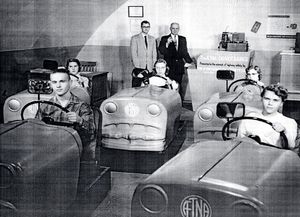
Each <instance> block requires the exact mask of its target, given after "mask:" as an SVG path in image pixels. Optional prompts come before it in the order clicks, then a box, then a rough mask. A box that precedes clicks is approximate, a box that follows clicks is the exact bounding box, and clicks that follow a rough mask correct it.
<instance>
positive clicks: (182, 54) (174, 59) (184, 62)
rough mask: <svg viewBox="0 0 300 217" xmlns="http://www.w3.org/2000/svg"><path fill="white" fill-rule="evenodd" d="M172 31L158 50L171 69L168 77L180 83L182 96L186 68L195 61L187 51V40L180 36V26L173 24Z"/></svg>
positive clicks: (163, 39) (162, 40)
mask: <svg viewBox="0 0 300 217" xmlns="http://www.w3.org/2000/svg"><path fill="white" fill-rule="evenodd" d="M170 31H171V34H169V35H165V36H163V37H162V38H161V40H160V43H159V48H158V49H159V51H160V53H161V54H162V55H163V56H164V59H165V60H166V61H167V64H168V66H169V68H170V69H169V75H168V76H169V77H170V78H171V79H173V80H175V81H177V82H178V83H179V85H180V89H179V92H180V93H181V95H182V87H181V81H182V76H183V74H184V68H185V67H189V66H190V65H191V63H192V62H193V60H192V59H191V57H190V55H189V53H188V50H187V43H186V38H185V37H183V36H181V35H178V32H179V24H178V23H171V25H170ZM181 97H182V98H183V96H181Z"/></svg>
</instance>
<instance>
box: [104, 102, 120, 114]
mask: <svg viewBox="0 0 300 217" xmlns="http://www.w3.org/2000/svg"><path fill="white" fill-rule="evenodd" d="M117 109H118V107H117V105H116V104H115V103H113V102H108V103H106V104H105V106H104V111H105V112H107V113H109V114H112V113H115V112H116V111H117Z"/></svg>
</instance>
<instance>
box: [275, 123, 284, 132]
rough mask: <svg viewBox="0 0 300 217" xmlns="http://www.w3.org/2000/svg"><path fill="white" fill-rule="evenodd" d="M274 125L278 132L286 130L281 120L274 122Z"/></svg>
mask: <svg viewBox="0 0 300 217" xmlns="http://www.w3.org/2000/svg"><path fill="white" fill-rule="evenodd" d="M272 127H273V129H274V130H275V131H276V132H278V133H280V132H283V131H285V128H284V126H282V124H281V123H279V122H275V123H273V125H272Z"/></svg>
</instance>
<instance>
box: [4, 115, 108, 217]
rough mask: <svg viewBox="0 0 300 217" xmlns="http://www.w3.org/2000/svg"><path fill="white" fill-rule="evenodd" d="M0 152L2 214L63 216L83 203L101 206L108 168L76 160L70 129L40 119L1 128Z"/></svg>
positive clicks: (78, 151) (73, 133)
mask: <svg viewBox="0 0 300 217" xmlns="http://www.w3.org/2000/svg"><path fill="white" fill-rule="evenodd" d="M0 150H1V151H0V173H1V179H0V180H1V182H0V216H6V217H29V216H30V217H32V216H36V217H41V216H44V217H56V216H66V214H70V213H72V212H73V211H74V210H76V212H80V209H82V208H78V207H80V204H81V205H83V206H84V205H86V204H87V202H86V201H85V200H88V203H89V205H90V204H93V203H94V202H95V201H97V202H96V204H99V200H100V201H101V200H103V199H104V197H105V195H106V194H107V191H108V190H109V189H110V172H109V170H108V168H103V167H100V166H98V165H96V164H95V165H94V164H88V165H87V166H88V167H87V166H85V165H84V164H83V162H81V161H80V155H81V152H82V143H81V140H80V137H79V135H78V133H77V131H75V130H74V129H72V128H69V127H63V126H54V125H48V124H45V123H44V122H42V121H40V120H38V119H28V120H23V121H12V122H9V123H5V124H1V125H0ZM95 195H96V197H95ZM75 204H77V205H75ZM91 207H92V206H91ZM94 208H95V207H94ZM71 216H74V213H73V215H72V214H71Z"/></svg>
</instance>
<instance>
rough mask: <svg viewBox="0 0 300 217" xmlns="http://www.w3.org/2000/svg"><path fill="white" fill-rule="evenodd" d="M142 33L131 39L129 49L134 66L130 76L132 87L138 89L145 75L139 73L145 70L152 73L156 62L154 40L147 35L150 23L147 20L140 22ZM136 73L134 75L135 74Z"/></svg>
mask: <svg viewBox="0 0 300 217" xmlns="http://www.w3.org/2000/svg"><path fill="white" fill-rule="evenodd" d="M141 29H142V32H141V33H139V34H137V35H134V36H132V37H131V41H130V48H131V58H132V63H133V66H134V71H133V72H134V73H133V74H132V87H139V86H141V84H142V81H143V80H144V79H143V77H144V75H143V74H145V73H139V72H141V71H144V70H145V69H146V70H147V71H149V72H152V69H153V66H154V63H155V61H156V60H157V50H156V41H155V38H154V37H153V36H151V35H149V34H148V33H149V30H150V23H149V21H147V20H144V21H142V22H141ZM135 72H136V73H135Z"/></svg>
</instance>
